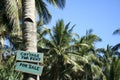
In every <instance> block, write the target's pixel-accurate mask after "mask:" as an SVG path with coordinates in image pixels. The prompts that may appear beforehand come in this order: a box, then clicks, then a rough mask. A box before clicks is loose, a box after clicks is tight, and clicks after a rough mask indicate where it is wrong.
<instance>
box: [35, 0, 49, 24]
mask: <svg viewBox="0 0 120 80" xmlns="http://www.w3.org/2000/svg"><path fill="white" fill-rule="evenodd" d="M36 8H37V12H38V14H39V22H38V24H39V26H40V25H43V24H47V23H49V22H50V20H51V14H50V12H49V11H48V9H47V5H46V3H45V2H43V0H36Z"/></svg>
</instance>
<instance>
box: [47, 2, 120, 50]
mask: <svg viewBox="0 0 120 80" xmlns="http://www.w3.org/2000/svg"><path fill="white" fill-rule="evenodd" d="M48 9H49V11H50V13H51V14H52V20H51V22H50V23H49V24H48V25H46V26H47V27H48V28H52V27H53V26H54V25H55V24H56V21H58V20H60V19H63V20H64V22H65V24H67V23H68V22H71V26H72V25H74V24H76V26H75V27H74V30H73V32H75V33H77V34H79V35H80V36H84V35H85V34H86V30H89V29H93V33H94V34H96V35H97V36H99V37H100V38H101V39H102V42H98V43H96V44H95V46H96V47H97V48H103V47H104V48H106V46H107V44H109V45H112V46H114V45H116V44H117V43H119V42H120V35H113V34H112V33H113V32H114V31H115V30H116V29H118V28H120V0H66V6H65V8H64V9H56V8H54V7H53V6H52V5H48Z"/></svg>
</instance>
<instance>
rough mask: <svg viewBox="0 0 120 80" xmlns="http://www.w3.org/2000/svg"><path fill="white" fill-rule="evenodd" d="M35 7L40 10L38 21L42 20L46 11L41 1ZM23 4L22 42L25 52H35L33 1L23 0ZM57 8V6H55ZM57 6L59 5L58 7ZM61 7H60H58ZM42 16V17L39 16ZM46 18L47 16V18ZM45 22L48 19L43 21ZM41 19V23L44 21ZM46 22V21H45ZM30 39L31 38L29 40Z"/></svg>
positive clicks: (38, 0) (35, 37)
mask: <svg viewBox="0 0 120 80" xmlns="http://www.w3.org/2000/svg"><path fill="white" fill-rule="evenodd" d="M47 1H48V2H52V3H54V4H57V3H61V2H64V0H59V1H58V0H55V1H54V0H52V1H51V0H47ZM36 2H37V6H38V7H39V8H40V10H38V12H39V13H40V19H43V17H44V15H45V16H47V15H46V13H47V12H48V11H46V8H45V7H44V6H45V4H44V3H43V1H42V0H37V1H36ZM22 4H23V28H22V31H23V42H24V44H25V50H26V51H30V52H37V36H36V33H37V28H36V20H35V14H36V13H35V12H36V11H35V10H36V8H35V1H34V0H24V1H22ZM56 6H57V5H56ZM58 6H59V5H58ZM59 7H61V5H60V6H59ZM41 9H43V10H44V11H46V12H45V14H44V13H43V12H42V10H41ZM41 15H42V16H41ZM47 17H48V16H47ZM45 20H46V21H47V20H48V19H45ZM45 20H44V19H43V21H45ZM47 22H48V21H47ZM31 37H32V38H31ZM27 79H30V80H34V78H32V76H31V77H28V78H27Z"/></svg>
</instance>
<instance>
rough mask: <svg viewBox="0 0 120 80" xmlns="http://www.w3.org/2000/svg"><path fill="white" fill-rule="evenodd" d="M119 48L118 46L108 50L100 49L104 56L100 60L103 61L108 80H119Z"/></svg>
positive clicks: (110, 47)
mask: <svg viewBox="0 0 120 80" xmlns="http://www.w3.org/2000/svg"><path fill="white" fill-rule="evenodd" d="M118 48H119V46H118V45H116V46H113V47H112V46H109V45H107V48H106V49H104V48H101V49H98V52H100V54H102V55H103V56H101V58H100V60H102V61H103V67H102V68H103V73H104V74H105V76H106V79H107V80H119V79H120V77H119V76H120V75H119V74H118V73H119V72H118V71H119V69H120V66H119V55H118V53H119V52H118V51H117V49H118Z"/></svg>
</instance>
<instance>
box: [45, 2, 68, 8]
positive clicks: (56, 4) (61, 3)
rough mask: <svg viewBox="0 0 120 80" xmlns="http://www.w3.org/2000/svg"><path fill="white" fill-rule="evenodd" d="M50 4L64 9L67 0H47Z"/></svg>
mask: <svg viewBox="0 0 120 80" xmlns="http://www.w3.org/2000/svg"><path fill="white" fill-rule="evenodd" d="M46 1H47V2H49V3H50V4H53V5H54V6H55V7H57V8H61V9H63V8H64V7H65V2H66V0H46Z"/></svg>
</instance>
